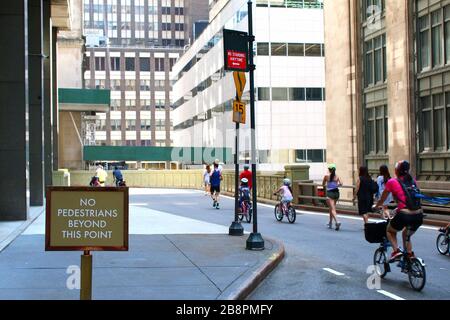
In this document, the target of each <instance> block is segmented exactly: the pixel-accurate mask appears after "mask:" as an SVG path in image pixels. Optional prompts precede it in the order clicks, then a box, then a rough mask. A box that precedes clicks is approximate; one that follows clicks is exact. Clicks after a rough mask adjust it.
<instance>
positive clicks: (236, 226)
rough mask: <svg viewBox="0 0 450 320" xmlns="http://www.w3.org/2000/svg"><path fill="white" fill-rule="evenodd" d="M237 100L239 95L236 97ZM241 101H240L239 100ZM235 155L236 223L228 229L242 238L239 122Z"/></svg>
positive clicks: (231, 234) (229, 232) (230, 232)
mask: <svg viewBox="0 0 450 320" xmlns="http://www.w3.org/2000/svg"><path fill="white" fill-rule="evenodd" d="M236 98H237V95H236ZM237 100H239V99H237ZM235 146H236V148H235V155H234V164H235V167H234V175H235V177H234V221H233V222H232V223H231V226H230V227H229V229H228V234H229V235H230V236H242V235H243V234H244V228H243V227H242V225H241V223H240V222H239V216H238V211H239V122H236V137H235Z"/></svg>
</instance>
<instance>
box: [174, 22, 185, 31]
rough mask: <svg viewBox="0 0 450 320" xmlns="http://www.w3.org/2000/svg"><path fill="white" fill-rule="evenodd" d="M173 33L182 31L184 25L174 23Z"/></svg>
mask: <svg viewBox="0 0 450 320" xmlns="http://www.w3.org/2000/svg"><path fill="white" fill-rule="evenodd" d="M175 31H184V23H175Z"/></svg>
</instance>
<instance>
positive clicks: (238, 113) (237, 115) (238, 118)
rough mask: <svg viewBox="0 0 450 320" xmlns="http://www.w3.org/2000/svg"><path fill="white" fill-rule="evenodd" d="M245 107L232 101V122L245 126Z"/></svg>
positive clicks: (238, 102)
mask: <svg viewBox="0 0 450 320" xmlns="http://www.w3.org/2000/svg"><path fill="white" fill-rule="evenodd" d="M245 115H246V105H245V103H243V102H240V101H236V100H233V122H238V123H242V124H245Z"/></svg>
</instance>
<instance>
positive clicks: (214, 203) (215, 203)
mask: <svg viewBox="0 0 450 320" xmlns="http://www.w3.org/2000/svg"><path fill="white" fill-rule="evenodd" d="M216 205H217V202H216V200H214V202H213V208H215V207H216Z"/></svg>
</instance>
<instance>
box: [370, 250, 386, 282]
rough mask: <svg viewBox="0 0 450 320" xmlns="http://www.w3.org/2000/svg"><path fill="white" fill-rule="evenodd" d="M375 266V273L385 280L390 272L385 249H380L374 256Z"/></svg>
mask: <svg viewBox="0 0 450 320" xmlns="http://www.w3.org/2000/svg"><path fill="white" fill-rule="evenodd" d="M373 265H374V266H375V272H376V273H377V275H378V276H380V278H384V277H385V276H386V274H387V273H388V270H389V263H388V261H387V258H386V252H385V251H384V249H383V248H378V249H377V250H376V251H375V253H374V255H373Z"/></svg>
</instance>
